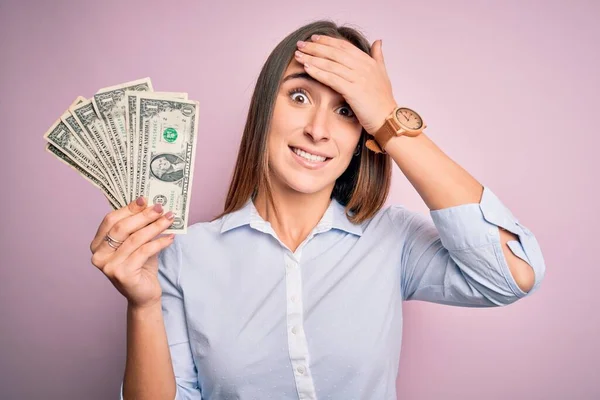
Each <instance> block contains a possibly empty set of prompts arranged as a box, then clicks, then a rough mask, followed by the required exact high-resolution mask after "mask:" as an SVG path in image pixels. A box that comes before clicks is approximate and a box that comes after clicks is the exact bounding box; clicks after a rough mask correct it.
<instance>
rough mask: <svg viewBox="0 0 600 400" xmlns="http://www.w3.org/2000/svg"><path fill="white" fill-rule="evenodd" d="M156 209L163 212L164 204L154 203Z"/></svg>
mask: <svg viewBox="0 0 600 400" xmlns="http://www.w3.org/2000/svg"><path fill="white" fill-rule="evenodd" d="M152 209H153V210H154V211H156V212H157V213H161V212H163V208H162V204H160V203H157V204H155V205H154V207H153V208H152Z"/></svg>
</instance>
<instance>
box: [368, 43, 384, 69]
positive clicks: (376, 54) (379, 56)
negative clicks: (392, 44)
mask: <svg viewBox="0 0 600 400" xmlns="http://www.w3.org/2000/svg"><path fill="white" fill-rule="evenodd" d="M382 45H383V42H382V40H381V39H378V40H376V41H375V42H374V43H373V45H372V46H371V57H373V58H374V59H375V60H376V61H377V62H379V63H381V64H383V63H384V59H383V51H382V50H381V46H382Z"/></svg>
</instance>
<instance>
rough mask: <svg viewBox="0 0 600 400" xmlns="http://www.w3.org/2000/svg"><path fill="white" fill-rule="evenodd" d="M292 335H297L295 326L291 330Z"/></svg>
mask: <svg viewBox="0 0 600 400" xmlns="http://www.w3.org/2000/svg"><path fill="white" fill-rule="evenodd" d="M292 333H293V334H294V335H295V334H297V333H298V327H297V326H295V327H293V328H292Z"/></svg>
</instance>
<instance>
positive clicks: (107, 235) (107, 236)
mask: <svg viewBox="0 0 600 400" xmlns="http://www.w3.org/2000/svg"><path fill="white" fill-rule="evenodd" d="M105 239H106V241H107V242H113V243H117V244H123V242H121V241H120V240H117V239H115V238H113V237H111V236H110V235H109V234H108V233H107V234H106V237H105Z"/></svg>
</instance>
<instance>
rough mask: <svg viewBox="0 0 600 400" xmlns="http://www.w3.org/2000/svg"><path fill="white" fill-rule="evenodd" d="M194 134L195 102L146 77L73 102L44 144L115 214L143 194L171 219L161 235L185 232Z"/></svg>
mask: <svg viewBox="0 0 600 400" xmlns="http://www.w3.org/2000/svg"><path fill="white" fill-rule="evenodd" d="M197 132H198V102H197V101H190V100H187V94H186V93H177V92H154V91H153V88H152V84H151V82H150V78H144V79H139V80H136V81H131V82H126V83H123V84H120V85H115V86H110V87H106V88H103V89H100V90H98V92H97V93H96V94H95V95H94V96H93V97H92V98H90V99H85V98H83V97H78V98H77V99H76V100H75V101H74V102H73V103H72V104H71V105H70V106H69V107H68V109H67V110H65V111H64V113H63V114H62V115H61V116H60V118H58V119H57V120H56V121H55V122H54V124H52V126H51V127H50V129H48V131H47V132H46V134H45V135H44V138H45V139H46V140H47V141H48V144H47V145H46V150H47V151H48V152H49V153H51V154H53V155H54V156H55V157H57V158H58V159H59V160H61V161H62V162H64V163H65V164H67V165H69V166H70V167H71V168H73V169H75V170H76V171H77V172H79V174H80V175H82V176H83V177H84V178H85V179H87V180H88V181H89V182H91V183H92V184H93V185H94V186H96V187H97V188H99V189H100V190H101V191H102V193H103V194H104V196H105V197H106V198H107V199H108V201H109V203H110V204H111V206H112V207H113V208H114V209H115V210H116V209H119V208H122V207H125V206H126V205H127V204H128V203H130V202H131V201H134V200H135V199H136V198H138V197H140V196H143V197H144V198H145V199H147V201H148V202H149V203H150V204H160V205H161V206H162V208H163V209H164V210H165V211H167V212H168V211H171V212H172V213H173V219H172V223H171V225H170V226H169V229H167V230H166V231H165V233H186V232H187V226H188V215H189V203H190V195H191V186H192V178H193V171H194V158H195V150H196V139H197Z"/></svg>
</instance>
